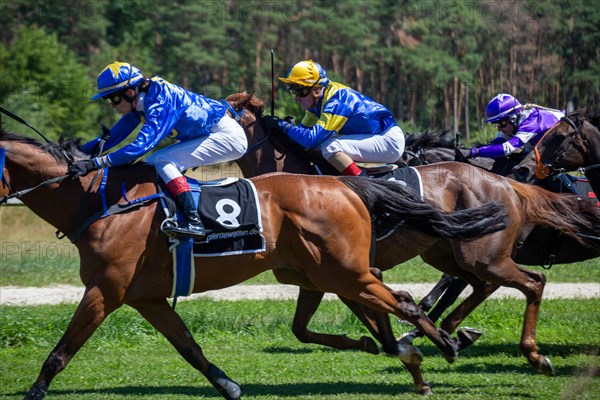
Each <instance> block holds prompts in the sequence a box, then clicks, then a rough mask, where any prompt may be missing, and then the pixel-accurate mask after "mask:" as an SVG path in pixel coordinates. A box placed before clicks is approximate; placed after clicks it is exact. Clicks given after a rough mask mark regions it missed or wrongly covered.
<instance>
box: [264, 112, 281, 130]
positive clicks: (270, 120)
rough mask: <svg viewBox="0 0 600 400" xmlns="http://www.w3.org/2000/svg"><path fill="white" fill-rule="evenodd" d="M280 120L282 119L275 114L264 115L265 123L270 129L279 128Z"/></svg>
mask: <svg viewBox="0 0 600 400" xmlns="http://www.w3.org/2000/svg"><path fill="white" fill-rule="evenodd" d="M280 122H282V121H281V120H280V119H279V117H277V116H275V115H265V116H264V117H263V123H264V124H265V128H267V129H268V130H273V129H279V124H280Z"/></svg>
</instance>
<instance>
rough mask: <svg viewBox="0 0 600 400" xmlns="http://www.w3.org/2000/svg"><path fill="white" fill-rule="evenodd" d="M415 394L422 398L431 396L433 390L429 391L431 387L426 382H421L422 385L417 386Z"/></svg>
mask: <svg viewBox="0 0 600 400" xmlns="http://www.w3.org/2000/svg"><path fill="white" fill-rule="evenodd" d="M415 392H417V394H420V395H423V396H429V395H431V394H433V390H431V385H429V383H427V382H423V384H422V385H419V386H417V388H416V389H415Z"/></svg>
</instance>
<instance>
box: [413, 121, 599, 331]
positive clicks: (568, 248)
mask: <svg viewBox="0 0 600 400" xmlns="http://www.w3.org/2000/svg"><path fill="white" fill-rule="evenodd" d="M580 123H582V122H580ZM561 125H562V124H559V125H557V128H560V129H559V130H558V131H559V132H560V131H561V130H563V128H564V126H565V125H566V122H565V123H564V125H562V128H561ZM586 127H587V128H588V129H590V128H591V130H589V131H588V132H589V133H592V134H591V135H589V134H588V136H590V137H592V138H593V137H596V138H597V137H598V136H594V134H593V132H594V131H593V126H591V127H590V126H587V125H586ZM550 136H551V135H550ZM407 143H408V146H407V149H408V152H407V157H406V158H405V160H404V162H406V163H408V164H412V165H423V164H425V165H427V164H434V163H439V162H443V161H452V160H455V159H456V160H461V161H462V162H468V163H470V164H473V165H476V166H478V167H481V168H484V169H486V170H489V171H490V172H495V173H498V171H501V172H504V173H506V172H509V173H508V174H507V175H505V176H508V177H513V178H516V179H517V180H519V181H522V182H527V183H531V184H536V185H540V186H543V187H547V186H546V183H545V182H547V181H550V179H545V180H543V181H540V180H538V179H536V178H535V171H536V168H537V162H536V155H535V153H534V152H530V153H529V154H528V155H527V156H526V157H525V158H523V159H521V158H520V157H519V159H521V161H520V162H519V163H517V166H515V167H514V168H512V170H507V168H506V167H507V166H508V165H511V164H514V160H508V161H506V160H500V161H499V162H494V160H492V159H485V158H475V159H468V160H467V159H465V158H464V157H463V156H462V154H463V153H462V151H463V149H458V150H459V151H456V150H457V149H455V148H454V145H453V144H452V143H450V144H449V142H448V140H445V139H444V138H443V135H436V134H434V133H432V132H425V133H423V134H419V135H415V137H413V138H412V139H411V140H409V141H408V142H407ZM563 143H564V142H563ZM584 143H587V142H584ZM540 149H541V150H542V152H544V153H545V152H546V150H545V149H544V147H543V146H541V147H540ZM569 149H570V153H575V152H576V151H577V149H581V150H583V151H585V152H586V153H590V150H589V147H584V148H581V147H580V146H572V145H570V146H569ZM567 156H568V157H574V156H575V154H570V155H569V154H568V155H567ZM548 159H550V158H549V157H548ZM579 162H581V163H583V160H581V159H580V160H579ZM595 171H597V172H595V173H596V174H597V176H596V178H595V181H594V176H593V174H594V167H590V170H589V171H587V175H588V177H589V178H590V179H589V181H590V184H592V187H593V185H594V182H596V184H597V185H600V166H599V167H597V168H596V169H595ZM548 184H550V185H553V186H556V187H557V189H560V188H559V187H558V186H559V185H560V183H558V181H556V180H552V181H551V182H548ZM563 190H564V188H563ZM582 197H586V196H582ZM585 201H587V202H588V203H589V205H593V203H595V201H594V199H591V198H588V199H584V202H585ZM596 243H597V241H596ZM596 257H600V248H598V247H597V246H588V245H582V244H581V243H580V241H579V240H578V239H576V238H572V237H570V236H567V235H562V234H561V233H560V232H559V231H557V230H555V229H550V228H547V227H543V226H536V227H534V229H533V230H532V231H531V233H530V234H529V235H527V238H526V239H525V240H524V241H522V242H521V243H520V244H519V246H517V247H516V248H515V251H514V254H513V260H514V261H515V262H516V263H518V264H522V265H534V266H543V267H549V266H552V265H554V264H568V263H573V262H578V261H584V260H589V259H592V258H596ZM466 286H467V284H466V282H464V281H460V280H459V279H457V278H455V277H452V276H449V275H444V276H443V277H442V279H441V280H440V282H438V284H437V285H436V286H435V287H434V289H432V291H431V292H430V293H429V294H427V295H426V296H425V297H424V298H423V299H422V300H421V302H420V303H419V305H420V306H421V308H423V309H424V310H426V311H427V310H429V309H431V307H433V305H434V304H435V308H433V309H432V310H431V311H430V312H429V313H428V316H429V317H430V318H431V319H432V320H433V321H436V320H437V318H438V317H439V316H440V315H441V314H442V313H443V312H444V311H445V310H446V309H447V308H448V307H449V306H450V305H451V304H452V303H454V301H455V300H456V299H457V298H458V296H459V295H460V293H461V292H462V291H463V290H464V289H465V287H466ZM442 295H443V297H442V298H441V299H440V297H441V296H442ZM438 299H439V301H438ZM436 302H437V304H436Z"/></svg>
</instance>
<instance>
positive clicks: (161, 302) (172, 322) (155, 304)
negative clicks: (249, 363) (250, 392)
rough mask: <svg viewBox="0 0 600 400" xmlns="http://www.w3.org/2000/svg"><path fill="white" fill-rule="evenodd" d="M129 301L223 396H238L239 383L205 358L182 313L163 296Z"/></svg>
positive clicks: (233, 398)
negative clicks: (134, 301)
mask: <svg viewBox="0 0 600 400" xmlns="http://www.w3.org/2000/svg"><path fill="white" fill-rule="evenodd" d="M130 305H131V306H132V307H134V308H135V309H136V310H138V312H139V313H140V314H141V315H142V316H143V317H144V318H145V319H146V320H147V321H148V322H149V323H150V324H151V325H152V326H153V327H154V328H156V330H158V331H159V332H160V333H162V334H163V335H164V336H165V337H166V338H167V340H168V341H169V342H170V343H171V344H172V345H173V347H175V349H176V350H177V351H178V352H179V354H181V356H182V357H183V358H184V359H185V360H186V361H187V362H188V363H190V365H192V366H193V367H194V368H196V369H197V370H199V371H200V372H202V374H203V375H204V376H205V377H206V379H208V381H209V382H210V383H211V384H212V385H213V386H214V387H215V388H216V389H217V390H218V391H219V393H220V394H221V395H222V396H223V397H224V398H225V399H228V400H237V399H240V398H241V395H242V389H241V388H240V386H239V385H238V384H237V383H236V382H234V381H232V380H231V379H230V378H229V377H228V376H227V375H225V373H224V372H223V371H221V370H220V369H219V368H217V367H216V366H215V365H214V364H212V363H210V362H209V361H208V360H207V359H206V357H205V356H204V354H203V352H202V349H201V348H200V346H199V345H198V343H196V341H195V340H194V338H193V337H192V334H191V333H190V331H189V330H188V328H187V326H186V325H185V323H184V322H183V320H182V319H181V317H180V316H179V315H178V314H177V313H176V312H175V311H174V310H173V309H172V308H171V307H170V306H169V303H167V301H166V299H158V300H155V301H147V302H143V303H134V304H130Z"/></svg>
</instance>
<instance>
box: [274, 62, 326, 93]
mask: <svg viewBox="0 0 600 400" xmlns="http://www.w3.org/2000/svg"><path fill="white" fill-rule="evenodd" d="M279 80H280V81H282V82H285V83H287V84H288V85H290V86H295V85H300V86H311V87H314V86H326V85H327V84H328V83H329V79H327V72H325V70H324V69H323V67H321V66H320V65H319V64H318V63H316V62H314V61H313V60H305V61H300V62H299V63H298V64H296V65H294V66H293V67H292V68H290V70H289V71H288V73H287V76H286V77H285V78H279Z"/></svg>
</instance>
